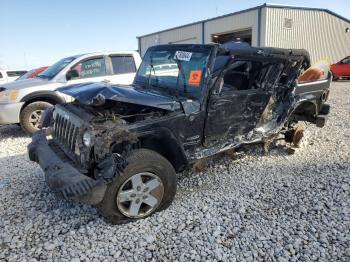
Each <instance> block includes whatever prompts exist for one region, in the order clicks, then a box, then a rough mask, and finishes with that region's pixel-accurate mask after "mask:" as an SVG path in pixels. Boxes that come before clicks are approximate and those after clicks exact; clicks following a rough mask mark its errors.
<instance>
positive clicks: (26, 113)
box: [20, 101, 53, 135]
mask: <svg viewBox="0 0 350 262" xmlns="http://www.w3.org/2000/svg"><path fill="white" fill-rule="evenodd" d="M52 106H53V105H52V104H50V103H48V102H43V101H37V102H33V103H30V104H28V105H26V106H25V107H24V108H23V110H22V112H21V115H20V124H21V127H22V129H23V130H24V131H25V132H26V133H28V134H30V135H32V134H34V133H35V132H36V131H38V130H39V125H40V118H41V115H42V114H43V112H44V110H46V109H47V108H49V107H52Z"/></svg>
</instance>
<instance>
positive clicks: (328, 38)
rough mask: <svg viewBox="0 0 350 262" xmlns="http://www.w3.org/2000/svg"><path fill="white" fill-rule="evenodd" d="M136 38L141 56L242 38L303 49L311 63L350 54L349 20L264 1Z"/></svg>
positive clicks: (275, 45) (330, 60)
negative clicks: (154, 49)
mask: <svg viewBox="0 0 350 262" xmlns="http://www.w3.org/2000/svg"><path fill="white" fill-rule="evenodd" d="M137 38H138V44H139V52H140V54H141V55H142V56H143V55H144V54H145V52H146V50H147V48H148V47H150V46H153V45H158V44H180V43H196V44H202V43H211V42H216V43H224V42H227V41H230V40H237V39H241V40H243V41H246V42H249V43H251V45H252V46H261V47H264V46H270V47H281V48H304V49H306V50H308V51H309V52H310V55H311V60H312V62H314V63H315V62H317V61H319V60H327V61H329V62H331V63H333V62H337V61H339V60H340V59H341V58H344V57H345V56H347V55H350V20H349V19H347V18H344V17H342V16H340V15H338V14H336V13H334V12H332V11H329V10H327V9H320V8H305V7H295V6H282V5H271V4H263V5H261V6H257V7H254V8H250V9H246V10H243V11H239V12H235V13H231V14H228V15H224V16H219V17H215V18H212V19H208V20H204V21H199V22H195V23H192V24H188V25H183V26H179V27H175V28H171V29H166V30H163V31H159V32H155V33H151V34H148V35H144V36H140V37H137Z"/></svg>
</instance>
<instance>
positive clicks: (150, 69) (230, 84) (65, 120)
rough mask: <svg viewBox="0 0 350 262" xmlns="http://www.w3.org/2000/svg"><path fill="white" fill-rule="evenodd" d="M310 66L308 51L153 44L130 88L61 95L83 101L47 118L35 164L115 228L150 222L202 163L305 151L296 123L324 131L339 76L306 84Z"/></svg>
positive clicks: (90, 87)
mask: <svg viewBox="0 0 350 262" xmlns="http://www.w3.org/2000/svg"><path fill="white" fill-rule="evenodd" d="M309 67H310V59H309V55H308V53H307V52H306V51H304V50H286V49H276V48H253V47H250V46H248V45H245V44H243V43H229V44H226V45H217V44H209V45H191V44H186V45H159V46H154V47H151V48H149V49H148V51H147V53H146V54H145V56H144V59H143V62H142V64H141V67H140V69H139V70H138V72H137V75H136V77H135V80H134V83H133V84H132V85H131V86H117V85H109V84H107V83H90V84H79V85H74V86H70V87H65V88H62V89H60V92H62V93H64V94H67V95H70V96H73V97H74V98H75V102H73V103H71V104H60V105H56V106H55V107H54V108H52V109H51V110H47V111H46V112H45V116H44V117H43V119H42V126H43V129H42V130H41V131H39V132H37V133H36V134H35V135H34V136H33V141H32V143H31V144H30V145H29V146H28V152H29V157H30V159H31V160H32V161H35V162H37V163H39V164H40V166H41V167H42V169H43V170H44V172H45V176H46V181H47V184H48V185H49V187H50V188H51V189H52V190H53V191H54V192H57V193H59V194H60V195H61V196H63V197H65V198H67V199H74V200H77V201H80V202H83V203H89V204H92V205H94V206H96V207H97V208H98V209H99V210H100V211H101V213H102V215H103V216H105V217H106V218H108V219H109V220H110V221H112V222H114V223H121V222H127V221H132V220H134V219H138V218H143V217H146V216H149V215H151V214H152V213H154V212H156V211H159V210H162V209H165V208H166V207H168V206H169V205H170V203H171V202H172V200H173V198H174V195H175V193H176V183H177V179H176V173H178V172H181V171H183V170H184V169H186V168H187V167H189V166H190V165H191V164H192V163H194V162H195V161H197V160H200V159H204V158H206V157H209V156H213V155H215V154H218V153H220V152H224V151H226V150H230V149H235V148H237V147H239V146H242V145H246V144H253V143H262V144H265V143H269V142H271V141H273V140H274V139H276V138H277V136H281V135H285V139H286V141H287V142H290V143H292V142H294V143H297V142H296V141H295V140H298V137H300V134H296V133H297V132H296V126H297V123H298V121H307V122H311V123H314V124H316V125H317V126H319V127H323V126H324V124H325V120H326V115H327V114H328V112H329V106H328V105H327V104H325V101H326V100H327V98H328V93H329V86H330V82H331V78H332V76H331V74H329V75H328V76H327V77H326V78H325V79H324V80H319V81H313V82H305V83H298V77H299V76H300V75H301V74H302V73H303V72H304V71H305V70H307V69H308V68H309ZM327 74H328V72H327Z"/></svg>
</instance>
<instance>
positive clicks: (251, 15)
mask: <svg viewBox="0 0 350 262" xmlns="http://www.w3.org/2000/svg"><path fill="white" fill-rule="evenodd" d="M257 27H258V10H252V11H249V12H244V13H240V14H236V15H232V16H227V17H223V18H217V19H214V20H210V21H207V22H205V25H204V29H205V30H204V32H205V35H204V41H205V43H210V42H211V41H212V35H213V34H222V33H230V32H235V31H241V30H244V29H249V28H251V29H252V45H253V46H256V45H257V40H258V39H257V30H258V29H257Z"/></svg>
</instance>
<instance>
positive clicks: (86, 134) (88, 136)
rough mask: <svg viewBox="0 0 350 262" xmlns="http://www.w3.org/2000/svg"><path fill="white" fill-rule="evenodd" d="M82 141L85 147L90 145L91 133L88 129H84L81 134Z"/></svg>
mask: <svg viewBox="0 0 350 262" xmlns="http://www.w3.org/2000/svg"><path fill="white" fill-rule="evenodd" d="M83 143H84V146H87V147H89V146H90V145H91V133H90V131H88V130H86V131H85V132H84V134H83Z"/></svg>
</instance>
